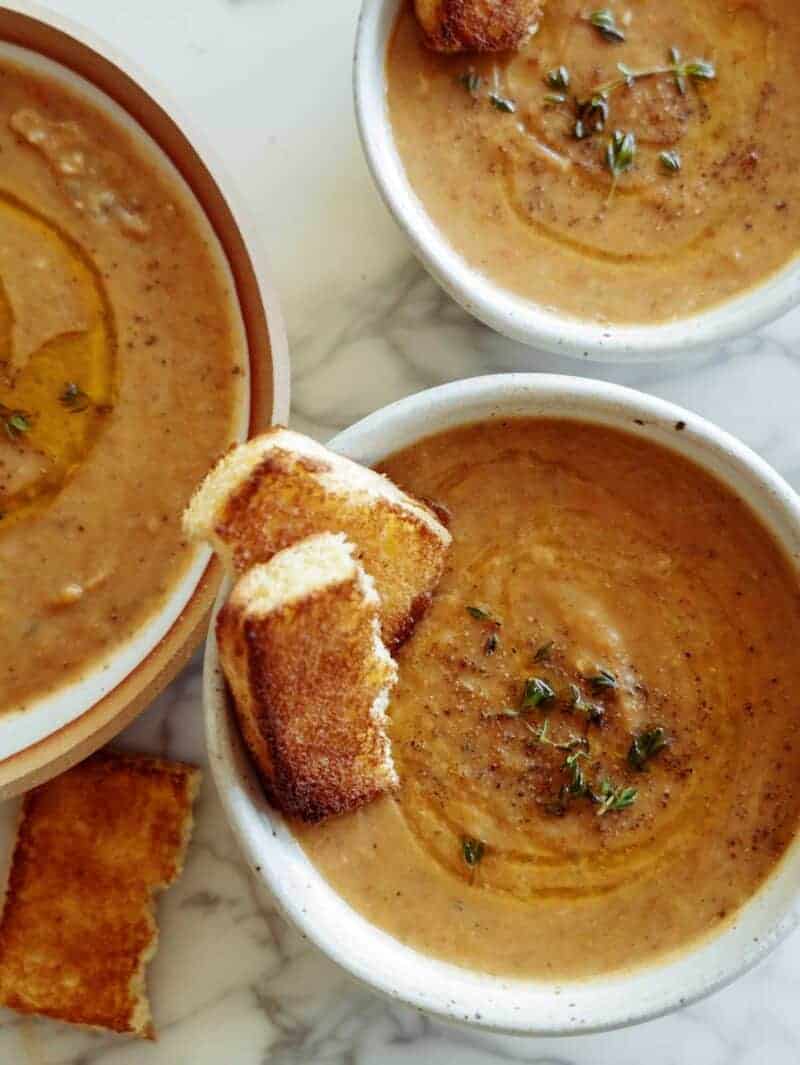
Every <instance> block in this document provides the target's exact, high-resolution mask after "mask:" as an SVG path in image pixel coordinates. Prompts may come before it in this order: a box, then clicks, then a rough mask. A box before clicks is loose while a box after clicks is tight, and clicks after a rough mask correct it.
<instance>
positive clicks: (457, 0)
mask: <svg viewBox="0 0 800 1065" xmlns="http://www.w3.org/2000/svg"><path fill="white" fill-rule="evenodd" d="M543 7H544V3H543V0H415V8H416V13H417V19H418V21H419V24H420V26H421V27H422V30H423V32H424V34H425V40H426V43H427V45H428V47H429V48H432V49H433V50H434V51H436V52H510V51H514V50H515V49H517V48H519V47H520V46H521V45H522V44H524V43H525V41H526V40H527V39H528V38H529V37H530V36H531V35H532V34H533V33H535V32H536V29H537V27H538V25H539V19H540V18H541V16H542V9H543Z"/></svg>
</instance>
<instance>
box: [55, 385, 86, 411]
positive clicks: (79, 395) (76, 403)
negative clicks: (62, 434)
mask: <svg viewBox="0 0 800 1065" xmlns="http://www.w3.org/2000/svg"><path fill="white" fill-rule="evenodd" d="M58 399H59V402H60V403H61V405H62V406H64V407H66V408H67V410H68V411H69V412H70V414H82V413H83V412H84V411H85V410H86V409H87V408H88V406H89V397H88V396H87V395H86V393H85V392H84V391H83V389H82V388H79V387H78V385H76V384H75V382H74V381H68V382H67V384H66V385H64V391H63V392H62V393H61V395H60V396H59V397H58Z"/></svg>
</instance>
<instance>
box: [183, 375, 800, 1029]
mask: <svg viewBox="0 0 800 1065" xmlns="http://www.w3.org/2000/svg"><path fill="white" fill-rule="evenodd" d="M514 415H529V416H537V415H540V416H551V417H569V418H578V419H581V420H584V421H590V422H596V423H599V424H602V425H609V426H615V427H618V428H623V429H627V430H629V431H630V432H633V433H635V434H636V435H638V436H641V437H642V438H645V439H648V440H652V441H655V442H658V443H661V444H663V445H665V446H668V447H670V448H673V449H674V450H676V451H678V452H680V453H681V454H683V455H685V456H687V457H689V458H691V459H693V460H694V461H695V462H697V463H699V464H700V465H702V466H703V467H704V468H706V469H708V470H710V471H712V472H714V473H715V474H716V475H717V476H718V477H719V478H721V479H722V480H723V481H725V482H726V483H727V484H728V485H730V486H731V487H732V488H733V489H734V490H735V491H736V492H738V493H739V494H740V496H742V497H744V498H745V499H746V500H747V501H748V502H749V503H750V505H751V506H752V507H753V508H754V509H755V510H756V511H757V512H758V513H759V514H760V515H761V517H762V519H763V520H764V522H765V523H766V524H767V525H768V527H769V528H770V529H771V530H772V532H773V533H774V535H775V536H776V537H777V538H778V540H779V541H780V542H781V543H782V544H783V545H784V547H785V548H786V550H787V552H788V553H789V555H790V556H791V558H792V559H793V560H794V563H795V566H796V567H797V568H798V571H800V501H798V499H797V497H796V496H795V494H794V493H793V492H792V490H791V489H790V488H789V487H788V485H786V484H785V483H784V482H783V481H782V480H781V478H779V477H778V475H777V474H775V473H774V472H773V471H772V470H771V469H770V468H769V467H768V466H766V464H765V463H763V462H762V460H760V459H759V458H758V457H757V456H756V455H755V454H753V453H752V452H750V451H749V450H748V449H747V448H745V447H744V445H742V444H740V443H738V442H737V441H736V440H734V439H732V438H731V437H729V436H728V435H727V434H725V433H723V432H722V431H721V430H719V429H716V428H715V427H713V426H712V425H710V424H709V423H707V422H705V421H703V420H702V419H700V418H698V417H696V416H695V415H693V414H691V413H689V412H687V411H685V410H682V409H681V408H678V407H675V406H673V405H672V404H669V403H665V402H662V401H660V400H656V399H652V398H650V397H647V396H644V395H642V394H641V393H637V392H634V391H631V390H629V389H626V388H621V387H619V386H616V385H608V384H603V383H595V382H589V381H585V380H582V379H577V378H568V377H556V376H548V375H532V374H510V375H504V376H498V377H484V378H476V379H473V380H470V381H463V382H456V383H455V384H450V385H445V386H443V387H441V388H436V389H432V390H431V391H429V392H424V393H420V394H418V395H416V396H411V397H409V398H407V399H404V400H401V401H400V402H398V403H395V404H393V405H392V406H389V407H387V408H385V409H384V410H382V411H379V412H377V413H376V414H373V415H371V416H370V417H368V418H366V419H365V420H364V421H362V422H359V423H358V424H357V425H355V426H353V427H352V428H350V429H348V430H346V431H345V432H343V433H341V434H340V435H339V436H337V437H336V438H335V439H334V440H333V441H332V443H331V446H332V447H333V448H334V449H335V450H337V451H339V452H341V453H343V454H345V455H348V456H349V457H351V458H353V459H355V460H357V461H360V462H364V463H367V464H373V463H375V462H377V461H379V460H380V459H382V458H385V457H386V456H387V455H389V454H391V453H392V452H394V451H396V450H398V449H399V448H401V447H404V446H406V445H408V444H411V443H413V442H414V441H416V440H418V439H420V438H421V437H423V436H426V435H429V434H430V433H434V432H438V431H441V430H444V429H447V428H450V427H453V426H456V425H461V424H465V423H469V422H472V421H476V420H483V419H492V418H499V417H509V416H514ZM639 423H642V424H639ZM679 423H685V427H684V428H682V429H677V428H676V426H677V425H678V424H679ZM223 592H224V590H223ZM204 698H205V712H206V727H207V738H208V746H209V752H210V756H211V764H212V767H213V770H214V773H215V776H216V779H217V783H218V786H219V791H220V794H221V797H222V801H223V803H224V805H225V807H226V811H227V814H228V817H229V819H230V821H231V824H232V825H233V828H234V830H235V832H236V833H237V835H238V837H239V840H240V842H241V844H242V847H243V849H244V851H245V854H246V855H247V857H248V859H249V861H250V863H251V865H252V867H253V869H254V870H255V873H256V875H257V876H258V877H259V878H260V879H261V880H262V881H264V882H265V883H266V884H267V886H268V887H269V888H270V889H271V890H272V892H273V893H274V895H275V897H276V899H277V900H278V902H279V904H280V905H281V907H282V908H283V910H284V911H285V913H286V914H287V915H288V916H289V918H290V919H291V920H292V921H294V923H295V924H297V925H298V926H299V927H300V929H301V930H302V931H303V932H304V933H305V934H306V935H307V936H308V937H309V939H311V940H312V941H314V942H315V943H316V944H317V945H318V946H319V947H320V948H321V949H322V950H323V951H325V953H326V954H328V955H329V956H330V957H331V958H333V959H334V960H335V961H337V962H338V963H339V964H341V965H342V966H343V967H344V968H346V969H348V970H349V971H350V972H351V973H353V974H354V975H355V976H357V977H359V978H360V979H362V980H364V981H366V982H367V983H369V984H371V985H372V986H373V987H375V988H377V989H378V990H380V991H382V992H384V993H386V994H388V995H391V996H393V997H397V998H400V999H402V1000H403V1001H405V1002H407V1003H410V1004H412V1005H414V1006H417V1007H419V1008H421V1009H424V1010H428V1011H431V1012H433V1013H436V1014H438V1015H440V1016H443V1017H446V1018H448V1019H452V1020H458V1021H464V1022H467V1023H470V1024H474V1025H479V1026H481V1027H484V1028H490V1029H495V1030H501V1031H507V1032H516V1033H527V1034H540V1035H544V1034H565V1033H569V1032H586V1031H592V1030H598V1029H606V1028H614V1027H619V1026H622V1025H627V1024H633V1023H636V1022H639V1021H644V1020H647V1019H649V1018H652V1017H655V1016H658V1015H659V1014H662V1013H665V1012H668V1011H670V1010H672V1009H675V1008H677V1007H679V1006H681V1005H683V1004H685V1003H687V1002H690V1001H692V1000H694V999H697V998H699V997H701V996H702V995H705V994H708V993H709V992H711V991H713V990H715V989H716V988H719V987H721V986H723V985H724V984H725V983H727V982H728V981H730V980H732V979H733V978H734V977H735V976H737V975H738V974H740V973H742V972H743V971H745V970H746V969H747V968H749V967H750V966H752V965H753V964H755V963H756V962H757V961H758V960H759V959H760V958H761V957H763V956H764V954H765V953H767V951H769V949H770V948H771V947H772V946H773V945H774V944H775V943H777V942H778V941H779V940H780V938H781V937H782V936H783V935H785V934H786V933H787V932H788V931H789V930H790V929H791V928H792V927H793V926H794V924H795V923H796V921H797V917H798V912H799V911H798V903H797V899H796V894H797V885H798V883H800V845H798V844H794V845H793V846H792V847H791V848H790V850H789V852H788V853H787V854H786V856H785V857H784V859H783V860H782V862H781V864H780V866H779V867H778V870H777V871H776V872H775V873H774V874H773V876H772V877H771V878H770V879H769V880H768V881H767V883H766V884H765V885H764V886H763V887H762V889H761V890H760V891H759V892H758V893H757V894H756V895H755V896H754V897H753V898H752V899H751V900H750V902H749V903H748V904H747V905H746V906H745V907H744V908H743V909H742V910H741V911H740V912H739V914H738V915H737V917H736V919H735V922H734V923H733V924H731V925H728V926H726V928H725V930H724V931H723V932H722V933H721V934H719V935H717V936H716V937H715V938H713V939H708V940H707V941H704V942H702V943H701V944H699V945H697V946H696V947H695V948H693V949H692V950H691V951H690V952H685V953H683V954H680V955H678V956H675V957H671V958H669V959H667V960H664V961H663V962H662V963H661V964H659V965H657V966H650V967H647V968H641V969H637V970H636V971H635V972H631V973H628V974H626V973H618V974H615V975H614V976H612V977H609V978H604V979H597V980H592V981H586V982H580V983H562V984H559V985H555V984H552V983H546V982H541V981H520V980H508V979H502V978H499V977H495V976H485V975H481V974H479V973H476V972H470V971H467V970H465V969H461V968H457V967H456V966H453V965H450V964H447V963H445V962H441V961H438V960H436V959H433V958H429V957H426V956H423V955H421V954H420V953H418V952H417V951H415V950H412V949H410V948H409V947H406V946H404V945H403V944H401V943H400V942H398V941H397V940H395V939H393V938H392V937H390V936H389V935H387V934H386V933H384V932H382V931H381V930H379V929H377V928H375V927H374V926H373V925H371V924H370V923H369V922H367V921H366V920H365V919H364V918H363V917H361V916H360V915H359V914H358V913H356V912H355V911H354V910H353V909H352V908H351V907H350V906H349V905H348V904H347V903H346V902H344V901H343V899H341V898H340V897H339V896H338V895H337V894H336V892H335V891H334V890H333V889H332V888H331V887H330V886H329V885H328V883H327V882H326V881H325V880H324V878H323V877H322V876H321V875H320V874H319V873H318V872H317V871H316V869H315V868H314V866H313V865H312V864H311V863H310V861H309V860H308V859H307V858H306V856H305V853H304V852H303V850H302V849H301V848H300V846H299V845H298V844H297V842H296V841H295V839H294V836H293V835H292V833H291V830H290V829H289V827H288V826H287V824H286V822H285V821H284V819H283V818H282V817H281V816H280V815H279V814H278V813H277V812H276V811H274V810H273V809H272V808H271V807H270V806H269V805H268V804H267V802H266V800H265V799H264V796H263V794H262V792H261V789H260V787H259V784H258V781H257V778H256V776H255V773H254V771H253V769H252V767H251V765H250V762H249V760H248V758H247V755H246V753H245V752H244V749H243V747H242V745H241V743H240V741H239V737H238V733H237V729H236V726H235V724H234V722H233V720H232V716H231V714H230V713H229V711H228V706H227V701H226V692H225V686H224V683H223V681H222V678H221V675H220V673H219V669H218V664H217V654H216V645H215V642H214V636H213V629H212V632H211V635H210V636H209V642H208V645H207V653H206V667H205V684H204Z"/></svg>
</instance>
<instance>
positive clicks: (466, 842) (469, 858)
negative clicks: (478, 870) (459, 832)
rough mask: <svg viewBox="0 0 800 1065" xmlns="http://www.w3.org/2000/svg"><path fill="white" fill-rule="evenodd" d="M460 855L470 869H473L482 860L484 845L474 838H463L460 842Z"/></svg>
mask: <svg viewBox="0 0 800 1065" xmlns="http://www.w3.org/2000/svg"><path fill="white" fill-rule="evenodd" d="M461 853H462V855H463V857H464V861H465V862H466V863H467V865H468V866H469V867H470V869H474V868H475V866H476V865H479V864H480V862H481V861H482V860H483V856H484V854H485V853H486V844H485V843H484V842H483V840H481V839H475V837H474V836H464V837H463V838H462V840H461Z"/></svg>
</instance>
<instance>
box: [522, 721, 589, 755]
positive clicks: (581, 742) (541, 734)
mask: <svg viewBox="0 0 800 1065" xmlns="http://www.w3.org/2000/svg"><path fill="white" fill-rule="evenodd" d="M525 725H526V727H527V728H528V731H529V732H531V733H532V734H533V737H534V740H535V742H536V743H541V744H543V745H544V746H545V747H553V748H554V749H555V750H557V751H567V752H570V751H575V750H584V751H588V750H589V741H588V740H587V739H586V737H585V736H576V735H574V733H570V737H569V739H568V740H565V741H564V742H558V741H556V740H554V739H551V737H550V718H549V717H546V718H545V719H544V723H543V724H542V725H541V726H540V727H539V728H536V727H535V726H534V725H529V724H528V722H527V721H526V722H525Z"/></svg>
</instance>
